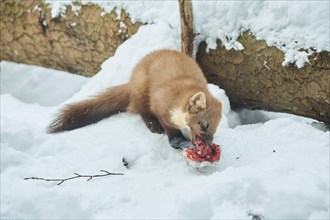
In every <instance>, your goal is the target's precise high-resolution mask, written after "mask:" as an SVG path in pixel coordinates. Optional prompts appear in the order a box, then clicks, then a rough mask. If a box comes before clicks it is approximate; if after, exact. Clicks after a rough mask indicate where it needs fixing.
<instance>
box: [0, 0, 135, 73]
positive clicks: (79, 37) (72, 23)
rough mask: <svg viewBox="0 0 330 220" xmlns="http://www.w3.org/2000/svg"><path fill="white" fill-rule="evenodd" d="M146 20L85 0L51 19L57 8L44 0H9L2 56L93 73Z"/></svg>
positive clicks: (4, 8)
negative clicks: (136, 19)
mask: <svg viewBox="0 0 330 220" xmlns="http://www.w3.org/2000/svg"><path fill="white" fill-rule="evenodd" d="M77 6H79V5H78V3H77ZM140 25H141V23H136V24H132V22H131V20H130V18H129V17H128V16H127V14H126V13H125V12H123V11H122V12H121V14H120V15H117V13H116V12H115V11H112V12H111V13H109V14H106V13H105V12H104V11H103V9H101V8H100V7H99V6H98V5H94V4H88V5H81V9H80V10H78V11H74V10H73V9H72V7H71V6H68V7H67V9H66V13H65V16H60V17H58V18H55V19H51V9H50V8H49V7H48V6H47V5H45V3H44V2H43V1H42V0H33V1H30V0H22V1H13V0H4V1H1V2H0V27H1V40H0V51H1V54H0V60H9V61H14V62H17V63H27V64H35V65H39V66H45V67H48V68H53V69H59V70H65V71H68V72H71V73H79V74H82V75H86V76H91V75H94V74H95V73H97V72H98V71H99V70H100V66H101V64H102V63H103V61H104V60H105V59H107V58H109V57H110V56H112V55H113V54H114V53H115V51H116V48H117V47H118V46H119V45H120V44H122V43H123V42H124V41H125V40H126V39H127V38H128V37H130V36H131V35H132V34H134V33H135V32H136V31H137V29H138V27H139V26H140Z"/></svg>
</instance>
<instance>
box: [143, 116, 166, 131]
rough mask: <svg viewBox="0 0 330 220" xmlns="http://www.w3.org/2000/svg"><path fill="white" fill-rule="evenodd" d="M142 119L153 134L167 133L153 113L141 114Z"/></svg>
mask: <svg viewBox="0 0 330 220" xmlns="http://www.w3.org/2000/svg"><path fill="white" fill-rule="evenodd" d="M141 117H142V119H143V121H144V123H145V124H146V126H147V127H148V128H149V130H150V131H151V132H152V133H158V134H164V133H165V131H164V128H163V127H162V125H161V124H160V122H159V121H158V119H157V118H156V116H155V115H153V114H151V113H143V114H141Z"/></svg>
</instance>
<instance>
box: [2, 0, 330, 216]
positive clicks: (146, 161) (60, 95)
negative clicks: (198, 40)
mask: <svg viewBox="0 0 330 220" xmlns="http://www.w3.org/2000/svg"><path fill="white" fill-rule="evenodd" d="M100 3H101V2H100ZM196 3H197V2H196ZM196 3H194V4H196ZM144 4H151V3H147V2H146V3H144ZM155 4H156V3H155ZM157 4H161V3H157ZM214 4H215V3H214ZM226 4H227V3H226ZM228 4H229V3H228ZM246 4H248V3H246ZM250 4H252V3H250ZM254 4H255V6H254V7H257V5H258V4H257V3H254ZM265 4H266V3H265ZM302 4H305V3H304V2H302ZM133 5H134V4H133ZM283 5H284V3H283ZM258 7H260V6H258ZM283 7H284V6H283ZM203 11H204V13H208V12H207V11H205V10H203ZM255 13H256V12H255ZM173 27H174V26H173V25H171V24H170V23H168V22H166V21H162V20H159V21H158V22H155V23H154V24H150V25H145V26H143V27H141V28H140V29H139V30H138V32H137V33H136V34H135V35H134V36H132V37H131V38H130V39H128V40H127V41H125V42H124V43H123V44H122V45H121V46H120V47H119V48H118V49H117V51H116V54H115V55H114V56H113V57H111V58H109V59H108V60H106V61H105V62H104V63H103V64H102V67H101V71H100V72H99V73H98V74H97V75H95V76H94V77H92V78H90V79H89V78H85V77H81V76H75V75H71V74H66V73H63V72H60V71H54V70H50V69H45V68H40V67H36V66H28V65H22V64H14V63H9V62H5V61H1V109H0V110H1V118H0V119H1V120H0V121H1V124H0V125H1V189H0V190H1V193H0V197H1V206H0V207H1V211H0V212H1V216H0V217H1V219H101V218H103V219H109V218H111V219H155V218H162V219H251V218H252V217H251V215H259V216H263V217H264V218H265V219H311V220H312V219H328V218H329V214H330V212H329V193H330V188H329V166H330V165H329V161H330V158H329V135H330V132H329V130H327V129H326V128H325V129H319V127H320V123H318V122H317V121H315V120H312V119H307V118H302V117H297V116H292V115H289V114H282V113H267V112H261V111H248V110H243V111H242V112H235V111H233V110H231V109H230V107H229V106H230V105H229V100H228V97H227V96H226V94H225V91H223V90H221V89H219V88H218V87H217V86H214V85H209V89H210V91H211V92H212V94H214V96H215V97H216V98H218V99H219V100H221V102H222V103H223V105H224V115H223V121H222V123H221V124H220V125H219V127H218V130H217V132H216V134H215V140H214V142H215V143H217V144H220V146H221V148H222V156H221V159H220V162H219V163H218V164H217V165H215V166H210V167H204V168H202V169H200V170H195V169H193V168H192V167H189V166H187V165H186V162H185V160H184V158H183V156H182V154H181V153H180V152H178V151H177V150H175V149H172V148H171V147H170V145H169V143H168V140H167V137H166V136H165V135H158V134H153V133H151V132H150V131H149V130H148V129H147V127H146V126H145V125H144V123H143V121H142V119H141V118H140V117H139V116H138V115H134V114H129V113H121V114H118V115H115V116H113V117H110V118H108V119H104V120H102V121H100V122H99V123H96V124H93V125H90V126H86V127H83V128H81V129H77V130H73V131H70V132H63V133H59V134H55V135H54V134H47V133H46V132H45V130H46V127H47V125H49V123H50V122H51V120H52V119H54V117H55V115H56V113H57V112H58V111H59V110H60V109H61V108H62V107H63V106H64V105H65V104H68V103H73V102H76V101H80V100H84V99H86V98H88V97H91V96H93V95H95V94H97V93H99V92H101V91H102V90H104V89H105V88H107V87H109V86H114V85H118V84H122V83H125V82H127V81H128V80H129V77H130V74H131V71H132V69H133V67H134V66H135V65H136V63H137V62H138V61H139V60H141V59H142V57H144V56H145V55H146V54H148V53H150V52H151V51H154V50H157V49H163V48H169V49H176V50H179V49H180V31H179V29H177V28H173ZM321 127H322V126H321ZM123 158H125V159H126V160H127V161H128V163H129V165H128V168H126V167H125V166H124V165H123V163H122V159H123ZM102 169H103V170H107V171H110V172H122V173H124V175H122V176H107V177H102V178H93V179H92V180H90V181H88V182H87V181H86V179H81V178H78V179H74V180H71V181H67V182H64V183H63V184H61V185H60V186H58V185H56V182H44V181H38V180H24V178H25V177H32V176H36V177H44V178H66V177H70V176H73V173H79V174H101V173H100V170H102Z"/></svg>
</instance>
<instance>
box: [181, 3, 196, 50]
mask: <svg viewBox="0 0 330 220" xmlns="http://www.w3.org/2000/svg"><path fill="white" fill-rule="evenodd" d="M179 9H180V21H181V51H182V52H183V53H186V54H188V55H189V56H192V54H193V49H194V45H193V42H194V37H195V35H194V24H193V14H192V3H191V0H179Z"/></svg>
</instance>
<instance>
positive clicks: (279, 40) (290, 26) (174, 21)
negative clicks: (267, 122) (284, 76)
mask: <svg viewBox="0 0 330 220" xmlns="http://www.w3.org/2000/svg"><path fill="white" fill-rule="evenodd" d="M46 2H47V3H48V4H49V5H50V7H51V8H52V17H53V18H54V17H57V16H59V15H60V14H64V13H65V5H67V4H72V2H71V1H53V0H46ZM90 2H93V3H95V4H98V5H99V6H100V7H102V8H103V9H104V11H105V12H107V13H109V12H111V11H112V10H113V9H116V12H117V14H118V16H119V15H120V11H121V10H120V8H123V9H124V10H125V11H127V12H128V13H129V14H130V16H131V18H132V21H133V22H135V21H142V22H144V23H149V24H152V23H158V22H166V23H168V24H169V25H170V26H171V27H172V28H174V29H176V30H177V31H180V17H179V6H178V2H177V1H92V0H85V1H81V3H82V4H88V3H90ZM78 10H79V8H77V9H76V12H77V11H78ZM193 16H194V22H195V32H196V34H197V37H196V43H197V44H199V43H200V42H202V41H206V43H207V46H208V47H207V50H209V49H215V48H216V46H217V44H216V40H217V39H220V40H221V42H222V44H223V46H224V47H225V48H226V49H228V50H229V49H235V50H242V49H244V47H243V45H242V44H241V43H239V42H238V41H237V39H238V37H239V36H240V35H241V34H242V33H243V32H244V31H250V32H251V33H252V34H253V35H254V36H256V37H257V39H259V40H265V41H266V42H267V44H268V46H275V47H277V48H278V49H280V50H281V51H283V52H284V54H285V58H284V60H283V66H285V65H288V64H289V63H294V64H295V65H296V66H297V67H298V68H301V67H303V66H304V64H305V63H306V62H307V63H308V62H309V60H308V56H309V55H311V54H312V53H314V52H320V51H330V38H329V36H330V29H329V26H330V2H329V1H322V0H320V1H193ZM119 18H120V17H119ZM119 18H118V19H119ZM302 49H304V50H303V51H301V50H302Z"/></svg>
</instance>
